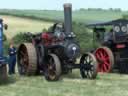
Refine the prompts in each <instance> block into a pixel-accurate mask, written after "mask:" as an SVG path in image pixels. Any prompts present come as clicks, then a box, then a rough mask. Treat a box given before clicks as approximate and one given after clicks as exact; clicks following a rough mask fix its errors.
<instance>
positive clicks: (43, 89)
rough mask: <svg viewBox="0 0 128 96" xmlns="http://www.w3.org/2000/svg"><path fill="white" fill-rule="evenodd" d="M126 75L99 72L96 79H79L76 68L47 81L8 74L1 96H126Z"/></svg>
mask: <svg viewBox="0 0 128 96" xmlns="http://www.w3.org/2000/svg"><path fill="white" fill-rule="evenodd" d="M127 80H128V75H120V74H100V75H98V77H97V79H96V80H87V79H81V77H80V76H79V72H78V71H77V70H76V71H75V72H74V71H73V73H72V74H69V75H66V76H63V77H62V78H61V80H60V81H57V82H48V81H46V80H45V79H44V77H43V76H36V77H20V76H19V75H13V76H9V82H8V83H7V84H5V85H4V84H3V85H0V95H1V96H128V82H127Z"/></svg>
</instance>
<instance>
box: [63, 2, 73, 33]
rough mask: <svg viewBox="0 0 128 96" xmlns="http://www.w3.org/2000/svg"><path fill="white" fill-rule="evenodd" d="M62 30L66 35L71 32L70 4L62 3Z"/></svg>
mask: <svg viewBox="0 0 128 96" xmlns="http://www.w3.org/2000/svg"><path fill="white" fill-rule="evenodd" d="M64 30H65V33H66V34H67V35H69V34H71V32H72V4H70V3H65V4H64Z"/></svg>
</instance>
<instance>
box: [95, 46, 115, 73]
mask: <svg viewBox="0 0 128 96" xmlns="http://www.w3.org/2000/svg"><path fill="white" fill-rule="evenodd" d="M94 54H95V56H96V59H97V61H98V72H107V73H108V72H111V71H112V68H113V65H114V56H113V53H112V51H111V50H110V49H109V48H107V47H100V48H98V49H97V50H96V51H95V53H94Z"/></svg>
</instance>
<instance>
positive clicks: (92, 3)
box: [0, 0, 128, 10]
mask: <svg viewBox="0 0 128 96" xmlns="http://www.w3.org/2000/svg"><path fill="white" fill-rule="evenodd" d="M63 3H72V6H73V9H74V10H75V9H80V8H103V9H108V8H121V9H122V10H128V0H0V8H1V9H3V8H6V9H37V10H38V9H39V10H42V9H48V10H51V9H52V10H62V9H63V7H62V5H63Z"/></svg>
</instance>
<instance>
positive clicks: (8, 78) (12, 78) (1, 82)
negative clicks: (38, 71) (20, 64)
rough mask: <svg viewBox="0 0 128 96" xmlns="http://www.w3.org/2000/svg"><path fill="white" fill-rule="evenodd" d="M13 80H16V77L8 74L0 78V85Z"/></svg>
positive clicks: (7, 83) (13, 81)
mask: <svg viewBox="0 0 128 96" xmlns="http://www.w3.org/2000/svg"><path fill="white" fill-rule="evenodd" d="M15 82H16V78H15V77H14V76H8V77H7V78H6V79H1V80H0V86H5V85H9V84H13V83H15Z"/></svg>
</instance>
